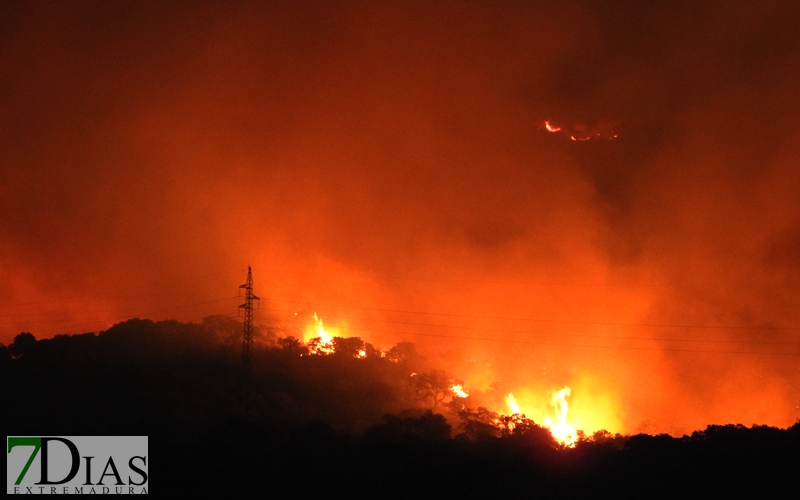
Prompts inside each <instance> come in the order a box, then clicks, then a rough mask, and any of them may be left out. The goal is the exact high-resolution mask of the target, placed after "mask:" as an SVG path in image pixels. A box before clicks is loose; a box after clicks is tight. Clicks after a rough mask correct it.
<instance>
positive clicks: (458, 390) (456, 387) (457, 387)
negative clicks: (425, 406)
mask: <svg viewBox="0 0 800 500" xmlns="http://www.w3.org/2000/svg"><path fill="white" fill-rule="evenodd" d="M450 390H451V391H453V394H455V395H456V396H458V397H459V398H468V397H469V394H467V391H465V390H464V388H463V387H462V386H461V384H453V386H452V387H450Z"/></svg>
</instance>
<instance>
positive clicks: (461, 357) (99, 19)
mask: <svg viewBox="0 0 800 500" xmlns="http://www.w3.org/2000/svg"><path fill="white" fill-rule="evenodd" d="M798 10H799V9H798V7H797V6H796V5H794V3H792V2H772V3H768V4H758V5H754V4H752V3H750V2H735V3H733V4H731V3H726V4H725V5H724V6H723V5H719V6H714V5H697V4H696V2H686V3H681V2H678V3H675V2H663V3H652V2H651V3H648V4H646V5H645V4H641V3H638V2H624V3H622V4H620V3H619V2H614V3H613V4H612V3H610V2H569V3H563V2H562V3H559V4H558V5H551V3H549V2H541V3H539V2H520V3H515V2H507V3H503V4H502V5H498V4H497V3H496V2H492V3H484V2H469V3H448V2H445V3H437V4H435V5H429V4H427V3H408V2H378V3H375V2H366V3H347V4H336V3H329V2H286V3H280V2H270V4H269V5H262V4H261V3H257V2H238V3H228V2H226V3H216V2H206V3H203V4H202V5H192V6H188V5H180V4H178V5H172V6H164V5H161V4H157V3H153V4H148V3H137V4H136V5H122V4H112V5H107V4H102V3H86V4H80V5H62V4H59V3H54V4H49V5H46V4H31V5H27V4H18V5H16V4H11V5H6V6H4V7H2V13H0V14H2V15H0V28H1V29H0V33H3V34H2V35H0V36H1V38H0V61H2V64H1V65H0V91H2V92H1V93H0V95H2V96H3V97H2V98H0V148H1V149H2V151H3V152H4V154H3V157H4V166H3V169H2V171H1V172H0V175H2V182H1V183H0V195H2V197H0V212H1V213H2V217H1V218H0V263H1V264H2V265H0V282H2V283H4V286H2V287H0V341H2V342H5V343H6V344H8V343H9V342H10V341H11V339H12V338H13V336H14V335H15V334H17V333H19V332H20V331H31V332H33V333H34V334H35V335H37V337H40V338H41V337H48V336H52V335H55V334H57V333H64V332H70V331H95V330H100V329H104V328H107V327H108V326H110V325H111V324H113V323H114V322H116V321H119V320H121V319H124V318H127V317H130V316H134V315H140V316H147V317H152V318H154V319H162V318H173V317H174V318H177V319H180V320H200V319H202V318H203V317H204V316H207V315H211V314H233V313H234V311H235V309H236V306H237V305H238V303H237V302H236V299H233V298H230V297H232V296H234V295H235V294H236V292H237V287H238V285H239V284H241V283H243V282H244V277H245V272H246V271H244V269H245V268H246V266H247V265H248V264H249V265H252V266H253V269H254V273H255V283H256V293H257V294H258V295H259V296H261V297H262V298H263V299H264V300H263V301H262V307H263V308H264V309H265V311H263V312H262V313H260V314H263V316H264V321H265V322H271V323H273V324H274V326H275V327H276V328H282V329H285V328H289V329H290V328H291V327H293V325H296V326H297V327H298V328H300V329H302V328H303V327H304V326H305V325H306V324H307V323H310V320H309V318H310V315H311V313H312V312H314V311H317V312H319V313H320V316H321V317H323V319H325V320H326V325H332V326H341V327H346V328H350V329H351V332H352V334H354V335H359V336H361V337H363V338H365V339H366V340H368V341H370V342H372V343H374V344H376V345H378V346H379V345H381V344H386V345H389V344H392V343H395V342H398V341H401V340H408V341H413V342H415V343H417V344H418V346H419V347H420V349H421V350H422V349H425V350H427V352H429V353H430V355H431V356H435V357H437V358H438V359H439V360H440V362H441V363H442V365H444V366H447V367H448V368H449V369H451V370H452V371H453V372H454V373H457V374H458V376H459V377H460V378H462V379H464V381H465V383H466V384H468V386H469V384H472V385H473V386H474V387H480V388H481V389H482V390H489V388H490V387H491V386H492V384H495V386H497V387H499V386H502V387H507V388H508V390H509V391H511V390H514V391H517V392H519V390H522V388H528V389H529V390H530V391H531V392H534V389H535V390H536V391H538V392H539V393H541V394H545V393H546V391H547V390H553V389H558V388H560V387H561V386H563V385H566V384H570V383H572V384H573V396H572V397H573V398H575V400H576V404H577V401H579V400H581V399H583V400H585V401H589V402H591V401H605V402H606V403H603V406H604V408H603V412H606V411H607V410H608V409H609V408H612V409H613V412H614V414H615V415H614V420H615V421H619V422H621V424H619V425H620V426H621V427H622V428H623V429H624V430H628V431H633V430H636V428H637V426H641V425H644V424H642V422H645V421H649V422H651V423H652V424H653V425H656V426H657V429H658V430H661V431H667V432H673V433H679V432H685V431H690V430H692V429H696V428H701V427H703V426H704V425H706V424H709V423H725V422H741V423H744V424H751V423H767V424H773V425H781V426H786V425H789V424H791V423H793V422H794V420H795V419H797V418H798V417H799V416H800V413H798V412H800V409H798V406H800V391H799V390H798V382H799V381H800V371H799V370H798V368H797V357H796V355H797V353H798V350H797V349H798V345H797V343H798V342H800V339H799V338H798V329H797V327H798V326H800V318H799V317H798V311H800V308H799V307H798V303H797V286H798V284H799V283H798V276H800V264H798V262H800V260H798V248H800V246H799V244H800V242H798V234H800V207H798V205H797V203H796V199H797V196H798V193H799V192H800V175H799V174H798V172H797V169H796V158H797V157H798V153H800V151H798V147H800V135H799V134H800V129H798V123H800V116H798V112H797V109H800V107H798V96H797V92H796V89H797V88H798V83H800V82H798V80H799V79H800V71H799V70H798V69H797V68H796V64H794V61H796V58H797V55H798V49H799V48H800V47H798V43H799V42H800V40H799V39H798V35H797V34H796V30H795V29H794V27H795V26H796V25H797V21H798V20H800V18H799V17H800V12H798ZM545 120H550V121H551V122H552V123H554V124H557V125H559V126H560V127H562V128H563V129H564V130H565V131H566V130H568V131H570V133H572V132H576V131H578V132H581V133H586V134H598V133H599V134H601V135H602V136H610V135H618V137H617V138H615V139H614V140H593V141H571V140H570V139H569V137H568V136H567V135H566V134H562V133H558V134H554V133H550V132H548V131H546V130H544V129H543V128H542V126H543V123H544V121H545ZM396 311H405V312H396ZM294 313H298V314H297V315H295V314H294ZM417 313H434V314H417ZM327 317H335V318H337V319H335V320H328V319H326V318H327ZM522 320H524V321H522ZM331 321H333V322H331ZM295 322H297V323H295ZM337 322H338V324H337ZM653 325H660V326H653ZM698 351H703V352H698ZM726 351H736V352H739V353H741V354H723V352H726ZM759 352H769V353H777V354H758V353H759ZM581 388H584V389H583V391H584V392H583V394H582V393H581V390H580V389H581ZM587 405H589V403H587ZM571 411H572V410H571ZM574 411H575V412H576V413H577V414H581V412H584V413H587V412H590V409H589V410H587V409H586V408H579V407H577V408H574ZM608 411H610V410H608ZM647 425H650V424H647ZM620 430H622V429H620Z"/></svg>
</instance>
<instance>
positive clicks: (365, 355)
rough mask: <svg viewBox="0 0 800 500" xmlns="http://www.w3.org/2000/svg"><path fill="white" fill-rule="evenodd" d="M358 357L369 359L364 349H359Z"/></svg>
mask: <svg viewBox="0 0 800 500" xmlns="http://www.w3.org/2000/svg"><path fill="white" fill-rule="evenodd" d="M356 357H357V358H366V357H367V351H365V350H364V349H359V350H358V353H357V354H356Z"/></svg>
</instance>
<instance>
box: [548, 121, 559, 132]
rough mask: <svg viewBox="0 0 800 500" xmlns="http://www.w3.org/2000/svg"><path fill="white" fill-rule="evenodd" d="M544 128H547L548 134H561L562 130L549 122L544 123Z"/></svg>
mask: <svg viewBox="0 0 800 500" xmlns="http://www.w3.org/2000/svg"><path fill="white" fill-rule="evenodd" d="M544 128H546V129H547V131H548V132H559V131H560V130H561V127H556V126H554V125H550V122H549V121H545V122H544Z"/></svg>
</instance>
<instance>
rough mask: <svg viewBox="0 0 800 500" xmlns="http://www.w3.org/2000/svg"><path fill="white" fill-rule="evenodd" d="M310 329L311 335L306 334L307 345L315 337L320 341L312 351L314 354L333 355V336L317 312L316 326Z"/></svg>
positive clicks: (315, 315) (315, 317) (315, 314)
mask: <svg viewBox="0 0 800 500" xmlns="http://www.w3.org/2000/svg"><path fill="white" fill-rule="evenodd" d="M310 329H311V333H310V334H309V333H308V331H307V333H306V337H307V338H306V343H308V341H309V340H311V339H313V338H315V337H318V338H319V340H320V341H319V343H318V344H317V346H316V349H313V350H312V354H333V352H334V348H333V336H331V335H330V334H329V333H328V332H327V331H326V330H325V325H324V324H323V323H322V319H320V317H319V316H317V313H316V312H314V326H313V327H310ZM365 355H366V353H365Z"/></svg>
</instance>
